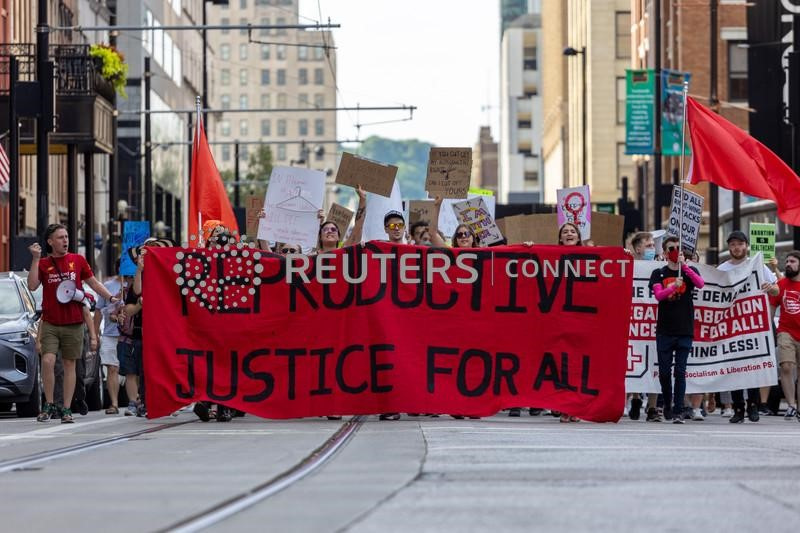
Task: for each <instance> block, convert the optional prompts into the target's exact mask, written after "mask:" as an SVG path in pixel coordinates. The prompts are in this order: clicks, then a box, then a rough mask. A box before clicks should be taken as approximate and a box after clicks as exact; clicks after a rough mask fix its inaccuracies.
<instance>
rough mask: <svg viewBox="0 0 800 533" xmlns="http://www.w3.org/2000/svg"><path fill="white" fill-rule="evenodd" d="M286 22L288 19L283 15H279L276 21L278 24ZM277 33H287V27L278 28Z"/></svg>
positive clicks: (281, 24)
mask: <svg viewBox="0 0 800 533" xmlns="http://www.w3.org/2000/svg"><path fill="white" fill-rule="evenodd" d="M285 24H286V19H285V18H283V17H278V19H277V20H276V21H275V25H276V26H283V25H285ZM276 35H286V28H278V31H277V33H276Z"/></svg>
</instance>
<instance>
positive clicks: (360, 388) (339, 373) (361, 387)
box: [336, 344, 368, 394]
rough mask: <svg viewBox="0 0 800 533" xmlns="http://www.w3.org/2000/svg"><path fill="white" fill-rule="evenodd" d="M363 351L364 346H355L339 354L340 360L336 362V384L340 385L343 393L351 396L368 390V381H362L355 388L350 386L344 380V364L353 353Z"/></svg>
mask: <svg viewBox="0 0 800 533" xmlns="http://www.w3.org/2000/svg"><path fill="white" fill-rule="evenodd" d="M363 351H364V345H363V344H353V345H351V346H348V347H347V348H345V349H344V350H342V351H341V353H340V354H339V359H338V360H337V361H336V384H337V385H339V388H340V389H342V391H343V392H347V393H349V394H360V393H362V392H364V391H365V390H367V387H368V385H367V382H366V381H362V382H361V383H359V384H358V385H356V386H355V387H354V386H352V385H348V384H347V383H346V382H345V380H344V364H345V361H347V357H348V356H349V355H350V354H352V353H353V352H363Z"/></svg>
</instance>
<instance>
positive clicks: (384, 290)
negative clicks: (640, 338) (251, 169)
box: [143, 242, 632, 421]
mask: <svg viewBox="0 0 800 533" xmlns="http://www.w3.org/2000/svg"><path fill="white" fill-rule="evenodd" d="M304 262H308V263H309V264H307V265H305V264H303V263H304ZM145 270H146V275H145V276H144V295H143V301H144V302H146V303H145V304H144V306H145V308H144V329H143V331H144V367H145V372H146V375H145V380H146V383H147V406H148V416H151V417H159V416H164V415H166V414H169V413H170V412H172V411H174V410H176V409H178V408H179V407H181V406H184V405H187V404H188V403H190V402H192V401H197V400H208V401H212V402H220V403H223V404H225V405H227V406H229V407H233V408H236V409H240V410H242V411H245V412H248V413H252V414H255V415H259V416H264V417H268V418H294V417H306V416H322V415H351V414H373V413H386V412H412V413H414V412H416V413H419V412H426V413H448V414H464V415H475V416H488V415H491V414H493V413H495V412H497V411H498V410H500V409H503V408H507V407H513V406H535V407H547V408H552V409H557V410H559V411H563V412H566V413H569V414H571V415H574V416H578V417H580V418H583V419H586V420H594V421H615V420H617V419H618V418H619V417H620V416H621V414H622V409H623V405H624V401H625V386H624V382H625V369H626V354H627V344H628V327H629V319H630V315H631V307H630V306H631V283H632V261H631V260H630V259H629V258H628V257H627V256H625V255H624V253H623V251H622V249H621V248H578V249H576V248H565V247H562V246H534V247H520V246H509V247H498V248H490V249H474V250H451V249H435V248H423V247H414V246H405V245H400V246H398V245H392V244H389V243H378V242H370V243H367V244H366V245H364V246H355V247H350V248H345V249H340V250H337V251H336V252H334V253H332V254H324V255H321V256H317V257H316V258H310V259H309V258H308V257H306V256H299V257H295V258H290V259H289V260H284V259H281V258H276V257H275V256H267V255H265V254H264V252H260V251H257V250H254V249H249V248H232V249H230V250H222V249H217V250H206V249H177V248H167V249H153V250H151V253H148V254H147V256H146V268H145Z"/></svg>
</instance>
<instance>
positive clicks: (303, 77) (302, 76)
mask: <svg viewBox="0 0 800 533" xmlns="http://www.w3.org/2000/svg"><path fill="white" fill-rule="evenodd" d="M297 83H299V84H300V85H308V70H307V69H304V68H301V69H299V70H298V71H297Z"/></svg>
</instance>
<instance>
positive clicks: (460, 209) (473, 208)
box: [453, 196, 503, 246]
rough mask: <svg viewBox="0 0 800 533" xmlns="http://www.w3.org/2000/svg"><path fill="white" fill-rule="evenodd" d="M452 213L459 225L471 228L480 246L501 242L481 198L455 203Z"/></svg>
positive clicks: (500, 235) (500, 236)
mask: <svg viewBox="0 0 800 533" xmlns="http://www.w3.org/2000/svg"><path fill="white" fill-rule="evenodd" d="M453 212H454V213H455V215H456V218H457V219H458V221H459V222H460V223H462V224H468V225H469V226H470V227H471V228H472V231H474V232H475V234H476V235H477V236H478V239H479V241H480V244H481V245H482V246H486V245H489V244H494V243H496V242H500V241H502V240H503V235H502V234H501V233H500V228H498V227H497V224H495V222H494V219H493V218H492V215H491V214H490V213H489V208H488V207H487V206H486V202H485V201H484V197H483V196H477V197H475V198H470V199H468V200H464V201H462V202H456V203H455V204H453Z"/></svg>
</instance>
